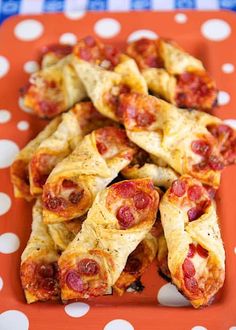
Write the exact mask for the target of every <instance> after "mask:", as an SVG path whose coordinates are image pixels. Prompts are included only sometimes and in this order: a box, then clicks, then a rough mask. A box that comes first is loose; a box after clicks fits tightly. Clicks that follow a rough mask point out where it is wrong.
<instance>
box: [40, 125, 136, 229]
mask: <svg viewBox="0 0 236 330" xmlns="http://www.w3.org/2000/svg"><path fill="white" fill-rule="evenodd" d="M134 151H135V149H134V148H133V146H131V143H130V142H129V140H128V138H127V136H126V133H125V131H124V130H122V129H118V128H115V127H104V128H100V129H98V130H94V131H93V132H92V133H91V134H88V135H86V136H85V137H84V139H83V140H82V141H81V143H80V144H79V145H78V146H77V147H76V148H75V149H74V151H73V152H72V153H71V154H70V155H69V156H68V157H67V158H65V159H64V160H62V161H61V162H60V163H58V164H57V165H56V167H55V168H54V169H53V171H52V172H51V174H50V175H49V177H48V179H47V181H46V184H45V185H44V187H43V203H44V210H43V217H44V221H45V223H55V222H61V221H67V220H70V219H73V218H76V217H79V216H81V215H83V214H85V213H86V212H87V211H88V209H89V208H90V206H91V205H92V203H93V200H94V198H95V196H96V194H97V193H98V192H99V191H100V190H102V189H104V188H105V187H106V186H107V185H108V184H109V183H110V182H111V181H112V180H113V179H114V178H115V177H116V176H117V175H118V173H119V171H121V170H122V169H123V168H124V167H125V166H127V165H128V164H129V163H130V162H131V160H132V156H133V154H134Z"/></svg>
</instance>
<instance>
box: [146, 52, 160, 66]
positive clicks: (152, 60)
mask: <svg viewBox="0 0 236 330" xmlns="http://www.w3.org/2000/svg"><path fill="white" fill-rule="evenodd" d="M145 64H147V65H148V66H149V67H150V68H160V67H161V66H162V65H161V61H160V59H158V58H157V57H156V56H155V55H154V56H152V55H151V56H148V57H147V58H146V59H145Z"/></svg>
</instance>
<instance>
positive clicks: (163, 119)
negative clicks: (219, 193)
mask: <svg viewBox="0 0 236 330" xmlns="http://www.w3.org/2000/svg"><path fill="white" fill-rule="evenodd" d="M120 99H121V100H120V103H121V105H122V107H123V111H124V117H123V120H124V125H125V128H126V131H127V135H128V137H129V138H130V140H131V141H133V142H134V143H136V144H137V145H138V146H139V147H141V148H142V149H144V150H145V151H147V152H148V153H150V154H152V155H154V156H156V157H159V158H161V159H163V160H164V161H165V162H166V163H167V164H168V165H170V166H171V167H172V168H173V169H174V170H175V171H176V172H177V173H180V174H190V175H192V176H193V177H195V178H198V179H199V180H200V181H202V182H203V183H204V184H207V185H210V186H213V187H214V188H216V189H217V188H218V187H219V184H220V176H221V171H222V169H223V168H224V165H225V158H224V157H225V156H224V155H223V154H222V150H221V146H220V143H219V141H220V138H217V137H216V136H214V134H212V132H211V130H212V127H220V126H221V125H222V124H223V123H222V121H221V120H220V119H218V118H216V117H214V116H211V115H209V114H207V113H204V112H200V111H196V110H195V111H194V110H193V111H191V112H189V111H188V110H184V109H179V108H176V107H175V106H173V105H171V104H169V103H167V102H165V101H162V100H160V99H158V98H156V97H154V96H150V95H139V94H136V93H133V94H129V95H122V96H121V98H120ZM227 127H228V126H227ZM232 132H234V131H232ZM216 134H217V133H216ZM225 138H226V141H228V142H230V136H229V135H227V134H226V135H225ZM233 141H235V138H234V139H233V140H232V141H231V143H229V145H231V146H232V145H233V144H234V142H233ZM229 148H231V150H233V151H232V152H233V154H234V157H235V148H234V147H230V146H229ZM229 154H230V151H229Z"/></svg>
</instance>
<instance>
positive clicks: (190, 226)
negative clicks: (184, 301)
mask: <svg viewBox="0 0 236 330" xmlns="http://www.w3.org/2000/svg"><path fill="white" fill-rule="evenodd" d="M160 213H161V222H162V225H163V229H164V234H165V238H166V242H167V247H168V267H169V270H170V274H171V279H172V282H173V283H174V284H175V285H176V286H177V288H178V289H179V290H180V291H181V292H182V293H183V294H184V295H185V296H186V297H187V298H188V299H189V300H190V302H191V304H192V305H193V306H194V307H195V308H199V307H201V306H205V305H208V304H210V303H211V302H212V299H213V298H214V296H215V294H216V293H217V292H218V291H219V289H220V288H221V287H222V285H223V283H224V277H225V252H224V247H223V243H222V240H221V235H220V229H219V225H218V217H217V214H216V209H215V205H214V204H213V201H211V200H210V198H209V196H208V194H207V192H206V190H205V189H204V187H203V186H202V184H201V183H200V182H199V181H198V180H196V179H193V178H192V177H190V176H188V175H184V176H182V177H181V178H180V179H178V180H176V181H174V182H173V184H172V186H171V188H170V189H169V190H168V191H167V192H166V193H165V195H164V196H163V198H162V200H161V203H160Z"/></svg>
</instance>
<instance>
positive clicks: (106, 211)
mask: <svg viewBox="0 0 236 330" xmlns="http://www.w3.org/2000/svg"><path fill="white" fill-rule="evenodd" d="M158 203H159V195H158V193H157V191H156V190H155V189H154V187H153V184H152V182H151V180H150V179H138V180H132V181H131V180H130V181H122V182H119V183H116V184H113V185H112V186H110V187H108V188H107V189H105V190H103V191H101V192H99V193H98V194H97V196H96V198H95V201H94V203H93V205H92V207H91V209H90V210H89V212H88V217H87V219H86V220H85V221H84V223H83V226H82V230H81V232H80V233H79V234H78V235H77V236H76V237H75V239H74V240H73V241H72V242H71V243H70V245H69V246H68V248H67V249H66V250H65V251H64V252H63V253H62V255H61V257H60V259H59V263H58V264H59V268H60V285H61V290H62V291H61V296H62V300H63V301H67V300H70V299H78V298H89V297H92V296H99V295H103V294H105V293H106V292H107V291H108V290H109V289H110V288H111V287H112V286H113V285H114V284H115V282H116V281H117V279H118V277H119V276H120V274H121V272H122V270H123V269H124V267H125V264H126V261H127V258H128V256H129V255H130V253H131V252H132V251H134V250H135V248H136V247H137V246H138V244H139V243H140V242H141V241H142V240H143V239H144V238H145V236H146V235H147V233H148V232H149V231H150V229H151V227H152V226H153V224H154V222H155V219H156V212H157V208H158Z"/></svg>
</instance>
